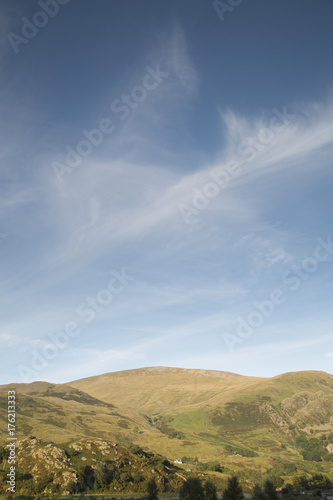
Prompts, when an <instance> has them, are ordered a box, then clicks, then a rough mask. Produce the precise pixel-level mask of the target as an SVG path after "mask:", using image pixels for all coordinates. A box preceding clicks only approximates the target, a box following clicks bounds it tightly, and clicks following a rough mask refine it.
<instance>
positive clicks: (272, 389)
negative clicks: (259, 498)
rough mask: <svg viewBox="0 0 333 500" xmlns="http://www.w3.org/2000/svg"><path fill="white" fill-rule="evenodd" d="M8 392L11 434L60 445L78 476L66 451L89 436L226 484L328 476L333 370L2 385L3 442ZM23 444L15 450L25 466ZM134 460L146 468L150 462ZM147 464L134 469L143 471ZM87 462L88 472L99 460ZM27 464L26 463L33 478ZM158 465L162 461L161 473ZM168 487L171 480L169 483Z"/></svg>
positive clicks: (174, 373)
mask: <svg viewBox="0 0 333 500" xmlns="http://www.w3.org/2000/svg"><path fill="white" fill-rule="evenodd" d="M9 388H10V389H11V390H12V389H15V391H16V394H17V404H18V409H17V437H18V438H21V439H23V440H27V439H28V440H29V439H30V440H33V439H36V438H38V439H42V441H41V442H40V443H39V444H38V446H39V447H42V448H43V449H44V448H45V447H47V444H49V445H51V446H58V447H60V449H62V450H66V453H67V455H66V456H67V458H69V459H70V462H71V465H70V466H68V467H67V469H68V470H67V469H66V470H64V472H66V473H67V472H68V473H71V474H74V475H75V474H76V475H77V471H78V469H77V467H78V464H79V463H80V464H82V460H83V459H82V457H80V456H79V454H78V456H76V455H73V454H72V453H71V451H70V446H72V445H73V443H78V442H79V443H81V444H80V445H77V444H76V445H75V446H79V447H80V446H81V447H83V448H87V447H88V448H89V446H90V447H91V446H92V445H93V444H92V442H91V441H89V440H93V443H94V446H97V445H98V443H99V442H100V441H101V440H103V442H104V443H106V444H104V445H105V446H108V447H111V448H112V446H114V444H115V443H116V444H117V446H120V447H122V450H123V454H125V455H126V453H127V454H129V455H130V454H131V453H133V449H135V447H139V448H140V449H141V450H145V451H144V452H142V453H146V454H148V456H150V457H151V459H152V460H155V458H154V457H155V456H159V457H164V458H160V459H156V460H160V461H161V460H162V461H163V460H166V459H167V460H169V462H170V463H173V461H174V460H176V459H178V460H179V459H182V461H183V462H184V463H183V464H182V465H180V468H181V471H180V472H181V474H185V475H186V474H189V473H191V471H192V470H196V471H198V470H200V471H201V473H206V472H205V471H211V472H209V473H210V474H212V475H213V476H214V477H215V479H216V480H219V481H222V482H223V481H225V480H226V477H227V474H229V473H233V472H236V473H237V474H238V475H239V476H240V477H241V478H242V479H243V480H244V481H245V482H248V483H249V484H250V483H253V482H255V481H257V480H260V478H261V477H263V476H264V475H270V476H272V477H276V478H277V481H282V482H284V481H286V480H288V478H292V476H294V475H295V474H300V473H302V472H303V473H307V474H309V473H313V472H324V473H326V474H328V475H330V476H331V477H332V475H333V461H332V458H333V375H330V374H327V373H324V372H316V371H306V372H294V373H286V374H283V375H279V376H277V377H273V378H257V377H245V376H241V375H236V374H233V373H228V372H218V371H210V370H189V369H179V368H165V367H154V368H144V369H138V370H128V371H123V372H114V373H107V374H104V375H100V376H96V377H90V378H86V379H81V380H76V381H73V382H70V383H68V384H58V385H57V384H50V383H46V382H34V383H32V384H11V385H10V386H0V429H1V431H2V434H1V437H0V439H1V441H2V443H4V442H5V440H6V437H7V435H6V427H7V420H6V404H7V400H6V397H7V391H8V389H9ZM22 442H23V443H25V442H26V441H22ZM33 442H34V443H35V445H36V442H35V441H33ZM87 443H88V444H87ZM89 443H90V445H89ZM112 443H113V444H112ZM22 446H23V445H22ZM27 446H28V445H27V444H25V445H24V446H23V448H22V447H21V452H22V454H23V455H22V464H25V462H24V459H23V458H24V454H27V450H28V448H27ZM133 447H134V448H133ZM111 448H110V450H111ZM112 449H113V448H112ZM23 450H25V451H23ZM131 450H132V451H131ZM97 452H98V450H96V451H95V453H97ZM110 453H111V452H110ZM140 453H141V452H140ZM86 454H87V453H86V452H85V453H84V455H86ZM75 457H76V458H75ZM106 459H107V458H105V460H106ZM91 460H93V457H91ZM94 460H95V462H96V459H94ZM110 460H111V459H110ZM112 460H113V459H112ZM128 460H129V459H128ZM136 460H137V461H138V462H140V460H141V462H142V463H143V462H144V463H145V464H146V465H147V463H148V462H149V460H150V459H149V460H148V459H147V457H145V455H142V456H141V455H138V456H137V458H136ZM147 460H148V462H147ZM130 461H131V460H130ZM64 463H65V462H64ZM161 463H162V462H161ZM146 465H144V464H143V465H142V466H140V467H141V469H142V471H143V472H144V471H146ZM90 466H91V467H92V470H94V468H95V466H96V463H95V465H94V462H91V464H90ZM138 467H139V465H138ZM140 467H139V468H140ZM28 469H29V468H28ZM28 469H27V464H25V469H24V472H25V473H28V474H30V473H31V471H30V472H29V470H28ZM111 469H112V470H113V469H115V467H113V468H112V467H111ZM129 469H130V467H129ZM163 471H164V473H166V471H165V470H164V466H162V465H161V467H160V472H159V474H162V473H163ZM186 471H187V472H186ZM214 471H215V472H214ZM146 472H147V473H146ZM146 472H145V473H144V474H146V476H145V477H146V478H147V477H148V476H149V474H148V471H146ZM169 473H170V471H168V472H167V474H169ZM207 473H208V472H207ZM110 474H111V473H110ZM144 474H143V476H142V477H144ZM162 475H163V474H162ZM66 477H67V476H66ZM68 477H69V476H68ZM71 477H72V479H73V477H74V476H71ZM123 477H124V476H123ZM175 477H178V479H179V476H177V474H176V476H175ZM87 481H88V479H87ZM161 481H162V479H161ZM163 481H164V480H163ZM163 481H162V483H163ZM74 482H75V481H74ZM88 482H89V481H88ZM162 483H161V484H162ZM87 484H88V483H87ZM163 484H164V483H163ZM165 484H167V483H165ZM168 484H169V483H168ZM172 484H174V485H175V487H176V485H177V484H178V483H177V480H175V481H171V483H170V485H171V486H170V488H171V489H172V488H173V486H172ZM141 486H142V485H141ZM115 487H117V488H118V487H119V488H121V487H122V486H121V485H120V486H119V484H118V483H117V486H115ZM131 487H132V489H133V488H134V486H133V484H132V486H131ZM138 488H139V486H138ZM120 491H121V489H120Z"/></svg>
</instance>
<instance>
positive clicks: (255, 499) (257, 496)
mask: <svg viewBox="0 0 333 500" xmlns="http://www.w3.org/2000/svg"><path fill="white" fill-rule="evenodd" d="M252 500H267V497H266V494H265V493H264V490H263V489H262V488H261V486H259V485H258V484H255V485H254V488H253V494H252Z"/></svg>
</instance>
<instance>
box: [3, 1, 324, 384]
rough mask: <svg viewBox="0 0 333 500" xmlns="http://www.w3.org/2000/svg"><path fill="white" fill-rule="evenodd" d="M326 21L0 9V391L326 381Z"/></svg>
mask: <svg viewBox="0 0 333 500" xmlns="http://www.w3.org/2000/svg"><path fill="white" fill-rule="evenodd" d="M332 21H333V2H332V1H331V0H321V2H318V1H316V0H294V1H293V2H290V1H289V0H270V1H269V2H267V0H251V2H249V1H245V0H243V1H242V0H226V1H225V2H222V0H218V1H214V2H213V1H210V0H195V1H193V0H179V1H177V2H170V0H141V1H140V2H138V1H137V0H113V1H112V2H111V1H108V0H98V1H93V0H39V1H35V0H1V1H0V25H1V28H2V29H1V33H2V35H1V38H0V49H1V57H0V69H1V72H0V75H1V76H0V80H1V87H0V89H1V90H0V102H1V114H0V132H1V133H0V175H1V187H0V189H1V196H0V213H1V222H0V272H1V282H0V296H1V306H2V308H1V315H0V345H1V354H0V356H1V357H0V375H1V376H0V383H1V384H7V383H10V382H31V381H34V380H47V381H50V382H54V383H63V382H68V381H71V380H76V379H79V378H82V377H88V376H92V375H98V374H102V373H106V372H112V371H118V370H127V369H134V368H140V367H147V366H176V367H181V368H202V369H213V370H221V371H230V372H234V373H239V374H243V375H251V376H260V377H271V376H275V375H278V374H280V373H284V372H288V371H299V370H323V371H326V372H332V368H331V367H332V362H333V315H332V298H333V285H332V283H333V279H332V278H333V226H332V208H333V198H332V187H333V182H332V181H333V172H332V152H333V121H332V116H333V65H332V48H333V31H332Z"/></svg>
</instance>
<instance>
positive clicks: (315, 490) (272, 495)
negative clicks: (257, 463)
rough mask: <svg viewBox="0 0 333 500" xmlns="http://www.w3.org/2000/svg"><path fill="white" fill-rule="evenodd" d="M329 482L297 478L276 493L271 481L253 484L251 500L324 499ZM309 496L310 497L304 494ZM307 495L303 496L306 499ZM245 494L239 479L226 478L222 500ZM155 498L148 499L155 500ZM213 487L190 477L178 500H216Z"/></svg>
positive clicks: (238, 498)
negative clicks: (226, 482) (279, 499)
mask: <svg viewBox="0 0 333 500" xmlns="http://www.w3.org/2000/svg"><path fill="white" fill-rule="evenodd" d="M332 487H333V483H332V481H331V480H330V479H329V478H328V477H327V476H324V475H323V474H314V475H313V476H311V477H306V476H298V477H296V478H295V480H294V481H293V484H291V483H290V484H289V483H288V484H285V485H283V486H282V487H281V488H279V491H278V490H277V488H276V485H275V484H274V482H273V481H272V480H270V479H267V480H266V481H265V482H264V484H263V485H259V484H256V485H255V486H254V488H253V491H252V496H251V499H252V500H277V499H278V498H284V499H285V500H287V499H297V498H299V499H301V498H303V499H305V498H310V499H314V500H316V499H323V498H324V497H323V496H322V491H327V490H330V489H331V488H332ZM307 493H309V495H308V494H307ZM305 495H306V496H305ZM244 498H245V496H244V493H243V489H242V487H241V485H240V484H239V481H238V478H237V477H236V476H232V477H230V478H229V479H228V484H227V487H226V488H225V489H224V491H223V493H222V500H242V499H244ZM156 499H157V497H154V498H152V499H151V500H156ZM217 499H218V496H217V489H216V486H215V485H214V484H213V483H211V482H210V481H206V482H205V483H204V484H202V482H201V481H200V479H198V478H190V479H188V480H187V481H185V482H184V483H183V485H182V487H181V489H180V491H179V500H217Z"/></svg>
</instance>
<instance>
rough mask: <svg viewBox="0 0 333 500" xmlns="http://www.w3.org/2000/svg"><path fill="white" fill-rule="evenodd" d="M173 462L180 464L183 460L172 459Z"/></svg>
mask: <svg viewBox="0 0 333 500" xmlns="http://www.w3.org/2000/svg"><path fill="white" fill-rule="evenodd" d="M173 463H174V464H182V463H183V462H182V461H181V460H174V462H173Z"/></svg>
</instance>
